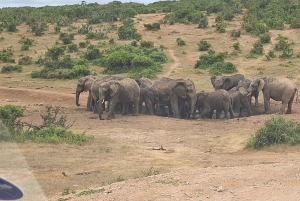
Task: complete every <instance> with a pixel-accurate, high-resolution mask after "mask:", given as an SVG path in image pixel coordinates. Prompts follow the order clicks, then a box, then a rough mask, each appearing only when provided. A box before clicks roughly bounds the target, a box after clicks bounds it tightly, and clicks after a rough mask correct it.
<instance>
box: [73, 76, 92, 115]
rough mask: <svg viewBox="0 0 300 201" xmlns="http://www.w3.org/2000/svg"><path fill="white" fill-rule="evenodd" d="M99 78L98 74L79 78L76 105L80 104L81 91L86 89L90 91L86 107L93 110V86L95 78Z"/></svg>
mask: <svg viewBox="0 0 300 201" xmlns="http://www.w3.org/2000/svg"><path fill="white" fill-rule="evenodd" d="M95 79H97V77H96V76H91V75H88V76H85V77H81V78H80V79H78V82H77V88H76V105H77V106H80V104H79V96H80V93H82V92H84V91H88V92H89V96H88V100H87V104H86V109H87V110H88V111H92V105H91V98H92V97H91V91H90V89H91V86H92V83H93V82H94V80H95Z"/></svg>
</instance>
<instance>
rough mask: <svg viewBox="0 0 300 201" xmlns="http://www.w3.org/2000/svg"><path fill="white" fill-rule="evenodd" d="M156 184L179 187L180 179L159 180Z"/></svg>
mask: <svg viewBox="0 0 300 201" xmlns="http://www.w3.org/2000/svg"><path fill="white" fill-rule="evenodd" d="M156 183H161V184H171V185H174V186H178V185H179V180H178V179H171V180H159V181H157V182H156Z"/></svg>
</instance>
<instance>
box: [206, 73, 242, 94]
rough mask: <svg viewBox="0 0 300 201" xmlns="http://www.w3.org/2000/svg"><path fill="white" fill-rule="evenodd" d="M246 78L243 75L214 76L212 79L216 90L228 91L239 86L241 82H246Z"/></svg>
mask: <svg viewBox="0 0 300 201" xmlns="http://www.w3.org/2000/svg"><path fill="white" fill-rule="evenodd" d="M244 79H245V77H244V75H242V74H235V75H231V76H215V75H214V76H212V77H211V78H210V81H211V84H212V85H213V87H214V89H215V90H218V89H224V90H226V91H228V90H230V89H231V88H233V87H236V86H237V85H238V82H239V81H240V80H244Z"/></svg>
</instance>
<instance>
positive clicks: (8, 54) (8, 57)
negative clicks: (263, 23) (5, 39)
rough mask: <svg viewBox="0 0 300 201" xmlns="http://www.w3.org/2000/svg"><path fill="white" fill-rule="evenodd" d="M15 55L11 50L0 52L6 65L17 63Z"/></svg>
mask: <svg viewBox="0 0 300 201" xmlns="http://www.w3.org/2000/svg"><path fill="white" fill-rule="evenodd" d="M13 57H14V53H13V52H12V51H11V50H2V51H0V61H2V62H4V63H15V59H14V58H13Z"/></svg>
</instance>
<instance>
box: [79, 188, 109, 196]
mask: <svg viewBox="0 0 300 201" xmlns="http://www.w3.org/2000/svg"><path fill="white" fill-rule="evenodd" d="M104 190H105V189H104V188H100V189H91V190H88V191H82V192H80V193H78V194H77V196H78V197H80V196H82V195H92V194H95V193H102V192H103V191H104Z"/></svg>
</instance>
